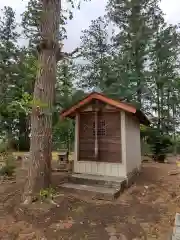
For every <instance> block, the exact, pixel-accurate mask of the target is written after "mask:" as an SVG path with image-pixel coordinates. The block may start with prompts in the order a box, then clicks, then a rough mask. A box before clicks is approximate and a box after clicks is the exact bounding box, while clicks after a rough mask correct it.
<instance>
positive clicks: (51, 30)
mask: <svg viewBox="0 0 180 240" xmlns="http://www.w3.org/2000/svg"><path fill="white" fill-rule="evenodd" d="M41 1H42V13H41V23H40V33H41V41H40V44H39V46H38V51H39V56H38V63H39V68H38V73H37V79H36V82H35V87H34V97H33V107H32V114H31V142H30V165H29V169H28V179H27V182H26V184H25V191H24V195H23V201H24V203H27V204H28V203H30V202H31V201H32V200H33V198H34V197H35V198H37V197H38V195H39V192H40V190H41V189H44V188H48V187H49V186H50V184H51V159H52V109H53V101H54V89H55V82H56V67H57V60H56V57H57V52H58V51H59V44H58V35H59V18H60V7H61V0H41Z"/></svg>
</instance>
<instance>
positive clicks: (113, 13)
mask: <svg viewBox="0 0 180 240" xmlns="http://www.w3.org/2000/svg"><path fill="white" fill-rule="evenodd" d="M158 3H159V1H158V0H132V1H127V0H122V1H119V0H109V3H108V6H107V11H108V16H109V18H110V20H111V21H112V22H114V23H115V25H116V34H115V36H113V44H114V46H115V47H116V49H117V53H118V55H119V61H117V62H118V65H121V66H123V67H121V68H122V69H123V72H124V74H123V79H124V81H125V82H127V83H128V85H129V86H128V87H129V88H130V89H131V91H132V92H131V95H132V96H135V99H134V100H136V102H137V103H138V105H139V107H141V106H142V100H143V94H144V88H145V82H146V79H145V74H144V72H145V65H146V60H147V54H148V45H149V41H150V40H151V37H152V36H153V32H154V31H155V29H156V27H157V25H158V24H159V23H160V22H161V21H162V20H163V17H162V13H161V10H160V8H159V5H158ZM126 86H127V85H126Z"/></svg>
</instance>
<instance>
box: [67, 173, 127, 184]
mask: <svg viewBox="0 0 180 240" xmlns="http://www.w3.org/2000/svg"><path fill="white" fill-rule="evenodd" d="M69 181H70V182H72V183H76V184H85V185H100V186H104V187H109V188H111V187H115V188H116V187H117V188H121V187H122V185H123V184H125V181H126V179H125V178H119V177H110V176H101V175H91V174H81V173H74V174H72V175H70V176H69Z"/></svg>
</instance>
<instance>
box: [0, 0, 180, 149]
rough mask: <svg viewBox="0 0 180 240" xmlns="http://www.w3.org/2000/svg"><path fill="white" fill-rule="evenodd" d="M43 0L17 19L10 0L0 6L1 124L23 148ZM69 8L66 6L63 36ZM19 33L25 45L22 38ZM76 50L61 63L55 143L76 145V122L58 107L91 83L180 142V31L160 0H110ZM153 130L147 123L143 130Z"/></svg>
mask: <svg viewBox="0 0 180 240" xmlns="http://www.w3.org/2000/svg"><path fill="white" fill-rule="evenodd" d="M40 9H41V6H40V3H39V1H38V0H29V2H28V5H27V6H26V9H25V11H24V13H23V14H22V16H21V17H22V18H21V24H20V26H19V25H18V24H17V22H16V17H15V12H14V10H13V9H12V8H11V7H8V6H6V7H5V8H4V9H3V10H2V11H1V14H0V16H1V17H0V81H1V82H0V113H1V114H0V131H1V138H2V139H8V141H9V143H10V144H12V146H13V147H15V148H16V149H18V150H21V151H27V150H28V149H29V134H30V129H29V126H30V124H29V123H30V112H31V107H32V104H33V100H32V99H33V98H32V96H33V91H34V83H35V80H36V74H37V71H38V67H39V66H38V64H39V63H38V58H37V55H38V54H37V42H38V40H39V12H40ZM72 17H73V16H72V13H71V12H70V11H65V14H64V16H62V14H61V19H60V26H59V29H60V34H59V41H61V42H63V40H64V39H65V38H66V24H67V22H68V20H69V19H71V18H72ZM22 38H23V39H25V43H26V44H25V45H24V46H22ZM77 47H79V49H78V50H77V51H75V52H74V54H73V55H70V56H67V58H66V54H65V55H64V56H65V57H64V58H62V59H61V61H59V62H58V65H57V82H56V91H55V99H54V107H53V119H52V121H53V148H54V149H55V150H57V149H60V148H64V147H68V148H72V146H73V139H74V125H73V124H74V123H73V122H72V121H70V120H66V121H63V122H62V121H60V119H59V112H60V111H61V110H62V109H63V108H66V107H68V106H70V105H72V104H73V103H75V102H77V101H78V100H79V99H81V98H82V97H83V96H85V94H86V93H88V92H89V91H93V90H96V91H100V92H102V93H105V94H107V95H108V96H110V97H112V98H118V99H123V101H128V102H131V103H133V104H135V105H136V106H137V107H138V108H141V109H142V110H143V111H144V112H145V113H146V114H147V116H148V117H149V119H150V120H151V122H152V127H153V129H156V136H157V135H158V136H160V135H163V136H165V135H168V136H169V137H170V138H171V140H172V141H173V142H175V143H176V144H175V148H176V150H177V149H178V142H179V125H180V121H179V117H180V96H179V94H178V93H179V91H180V72H179V55H180V52H179V50H180V48H179V47H180V32H179V25H178V24H177V25H172V24H169V23H167V22H166V21H165V17H164V14H163V12H162V10H161V9H160V7H159V0H133V1H127V0H121V1H118V0H109V1H108V3H107V6H106V13H105V15H104V16H99V17H98V18H97V19H94V20H93V21H92V22H91V25H90V26H89V28H88V29H86V30H83V31H82V33H81V36H80V46H77ZM147 132H148V130H147V129H144V128H142V136H143V134H145V135H144V136H146V135H147Z"/></svg>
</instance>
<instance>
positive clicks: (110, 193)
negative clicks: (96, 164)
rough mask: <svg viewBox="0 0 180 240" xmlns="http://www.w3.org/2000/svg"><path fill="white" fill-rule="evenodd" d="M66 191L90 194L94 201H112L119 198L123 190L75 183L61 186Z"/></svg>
mask: <svg viewBox="0 0 180 240" xmlns="http://www.w3.org/2000/svg"><path fill="white" fill-rule="evenodd" d="M61 187H62V188H63V189H64V190H71V192H72V191H76V192H77V191H79V190H80V192H81V194H82V192H84V194H86V195H87V194H88V193H89V194H90V195H91V197H92V199H99V200H106V201H112V200H114V199H116V198H117V197H119V195H120V192H121V189H120V188H117V189H116V188H108V187H103V186H97V185H96V186H95V185H94V186H90V185H82V184H74V183H64V184H62V185H61Z"/></svg>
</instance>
